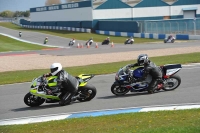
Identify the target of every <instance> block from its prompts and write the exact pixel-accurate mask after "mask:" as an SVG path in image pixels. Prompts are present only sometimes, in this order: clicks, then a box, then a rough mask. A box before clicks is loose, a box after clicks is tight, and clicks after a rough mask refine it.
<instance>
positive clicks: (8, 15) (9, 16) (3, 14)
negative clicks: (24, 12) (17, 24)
mask: <svg viewBox="0 0 200 133" xmlns="http://www.w3.org/2000/svg"><path fill="white" fill-rule="evenodd" d="M13 15H14V12H12V11H9V10H6V11H3V12H1V13H0V16H1V17H8V18H11V17H13Z"/></svg>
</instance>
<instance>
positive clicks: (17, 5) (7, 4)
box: [0, 0, 65, 12]
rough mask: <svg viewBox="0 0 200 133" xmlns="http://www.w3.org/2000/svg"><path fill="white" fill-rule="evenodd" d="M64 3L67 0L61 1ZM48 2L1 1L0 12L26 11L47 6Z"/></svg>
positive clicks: (32, 0) (41, 0)
mask: <svg viewBox="0 0 200 133" xmlns="http://www.w3.org/2000/svg"><path fill="white" fill-rule="evenodd" d="M61 1H62V3H64V2H65V0H61ZM45 2H46V0H0V12H2V11H5V10H10V11H26V10H29V9H30V8H32V7H40V6H44V5H45Z"/></svg>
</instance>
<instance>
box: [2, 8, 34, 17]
mask: <svg viewBox="0 0 200 133" xmlns="http://www.w3.org/2000/svg"><path fill="white" fill-rule="evenodd" d="M29 16H30V11H28V10H27V11H15V12H13V11H9V10H6V11H3V12H0V17H6V18H13V17H29Z"/></svg>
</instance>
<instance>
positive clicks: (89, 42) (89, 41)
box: [85, 39, 93, 45]
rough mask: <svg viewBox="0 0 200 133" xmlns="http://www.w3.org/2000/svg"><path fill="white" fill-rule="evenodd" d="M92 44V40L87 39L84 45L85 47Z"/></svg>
mask: <svg viewBox="0 0 200 133" xmlns="http://www.w3.org/2000/svg"><path fill="white" fill-rule="evenodd" d="M92 43H93V40H92V39H89V40H88V41H87V42H86V43H85V45H88V44H89V45H92Z"/></svg>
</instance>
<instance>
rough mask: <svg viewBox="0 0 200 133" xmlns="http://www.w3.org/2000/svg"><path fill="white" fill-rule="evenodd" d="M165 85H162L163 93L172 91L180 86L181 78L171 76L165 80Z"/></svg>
mask: <svg viewBox="0 0 200 133" xmlns="http://www.w3.org/2000/svg"><path fill="white" fill-rule="evenodd" d="M166 82H167V83H166V84H165V85H164V88H163V90H165V91H172V90H175V89H176V88H178V87H179V85H180V84H181V77H180V76H179V75H177V74H175V75H173V76H171V77H170V78H169V79H167V80H166Z"/></svg>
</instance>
